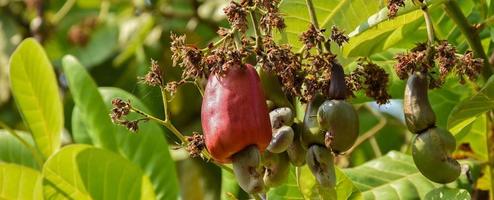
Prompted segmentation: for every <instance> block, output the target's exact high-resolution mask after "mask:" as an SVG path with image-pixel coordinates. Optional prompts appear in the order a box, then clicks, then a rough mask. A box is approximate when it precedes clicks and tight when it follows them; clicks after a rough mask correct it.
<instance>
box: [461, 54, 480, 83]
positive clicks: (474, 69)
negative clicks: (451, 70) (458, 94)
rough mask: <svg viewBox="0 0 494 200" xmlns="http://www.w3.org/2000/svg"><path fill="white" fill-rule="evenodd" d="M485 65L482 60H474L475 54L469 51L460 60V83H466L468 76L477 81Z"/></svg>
mask: <svg viewBox="0 0 494 200" xmlns="http://www.w3.org/2000/svg"><path fill="white" fill-rule="evenodd" d="M483 64H484V60H483V59H481V58H474V56H473V52H471V51H467V52H466V53H465V54H464V55H463V56H461V57H460V58H459V59H458V63H457V65H456V74H457V75H458V76H459V77H460V83H465V78H464V76H466V77H467V78H468V79H470V80H476V79H477V77H478V75H479V74H480V70H481V69H482V66H483Z"/></svg>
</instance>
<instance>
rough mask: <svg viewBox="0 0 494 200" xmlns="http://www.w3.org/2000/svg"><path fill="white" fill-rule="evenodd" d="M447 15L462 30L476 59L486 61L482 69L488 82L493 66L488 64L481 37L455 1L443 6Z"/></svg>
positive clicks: (483, 75)
mask: <svg viewBox="0 0 494 200" xmlns="http://www.w3.org/2000/svg"><path fill="white" fill-rule="evenodd" d="M443 8H444V11H446V14H447V15H448V16H449V17H450V18H451V19H452V20H453V21H454V22H455V24H456V25H457V26H458V28H460V31H461V33H462V34H463V36H465V38H467V42H468V44H469V45H470V47H471V48H472V50H473V52H474V54H475V56H476V57H480V58H482V59H484V67H483V68H482V77H483V78H484V79H485V80H487V79H489V77H490V76H491V75H492V66H491V65H490V64H489V62H488V60H489V59H488V58H487V55H486V54H485V52H484V49H483V47H482V44H481V43H480V37H479V34H478V32H477V31H476V30H475V28H473V26H471V25H470V24H469V23H468V20H467V18H466V17H465V15H464V14H463V13H462V11H461V9H460V7H459V6H458V3H457V2H456V1H453V0H448V1H446V2H445V3H444V4H443Z"/></svg>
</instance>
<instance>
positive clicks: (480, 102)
mask: <svg viewBox="0 0 494 200" xmlns="http://www.w3.org/2000/svg"><path fill="white" fill-rule="evenodd" d="M493 108H494V76H491V77H490V78H489V80H488V81H487V83H485V85H484V86H483V88H482V89H481V90H480V91H479V92H478V93H477V94H475V95H473V96H472V97H470V98H468V99H467V100H464V101H462V102H461V103H459V104H457V105H456V107H455V108H454V109H453V111H451V114H450V115H449V117H448V129H455V130H461V129H462V128H463V127H465V126H466V125H468V124H469V123H471V122H472V121H473V120H474V119H475V118H476V117H477V116H479V115H480V114H482V113H485V112H487V111H488V110H491V109H493ZM464 122H466V123H464Z"/></svg>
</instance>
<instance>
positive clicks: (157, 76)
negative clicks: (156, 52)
mask: <svg viewBox="0 0 494 200" xmlns="http://www.w3.org/2000/svg"><path fill="white" fill-rule="evenodd" d="M139 79H140V81H141V82H143V83H144V84H146V85H149V86H163V84H164V81H163V74H162V72H161V69H160V66H159V65H158V62H157V61H156V60H152V59H151V68H150V70H149V72H148V73H147V74H146V75H145V76H144V77H139Z"/></svg>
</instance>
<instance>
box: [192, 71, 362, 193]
mask: <svg viewBox="0 0 494 200" xmlns="http://www.w3.org/2000/svg"><path fill="white" fill-rule="evenodd" d="M329 90H330V91H329V97H330V98H329V99H327V100H325V99H323V98H322V97H320V96H318V97H316V98H315V99H314V100H313V101H311V102H309V103H308V105H307V107H306V109H307V110H306V112H305V116H304V119H303V121H302V122H300V120H294V119H295V113H294V111H293V110H292V109H291V108H290V106H287V107H276V106H275V108H273V110H272V111H271V112H269V111H268V105H267V103H266V98H265V94H264V92H263V86H262V83H261V80H260V78H259V75H258V73H257V72H256V70H255V69H254V67H253V66H252V65H249V64H244V65H242V66H236V67H233V68H230V69H228V71H227V72H226V73H225V74H221V75H219V74H216V75H211V76H210V77H209V79H208V83H207V86H206V89H205V93H204V99H203V103H202V111H201V118H202V127H203V131H204V139H205V143H206V147H207V149H208V151H209V152H210V154H211V156H212V158H213V159H215V161H217V162H220V163H232V166H233V171H234V174H235V177H236V179H237V182H238V184H239V185H240V186H241V188H242V189H243V190H244V191H246V192H248V193H260V192H265V191H266V190H267V189H268V188H270V187H275V186H278V185H280V184H282V183H283V182H284V181H285V179H286V178H287V177H288V174H289V171H290V163H291V164H292V165H294V166H302V165H304V164H307V165H308V167H309V168H310V170H311V171H312V173H313V175H314V176H315V178H316V180H317V181H318V183H319V184H320V185H321V186H322V187H334V186H335V185H336V175H335V169H334V161H333V159H334V154H340V153H343V152H345V151H346V150H348V149H350V148H351V147H352V145H353V144H354V142H355V140H356V139H357V136H358V130H359V122H358V115H357V112H356V111H355V109H354V108H353V106H352V105H351V104H349V103H348V102H346V100H345V99H346V97H347V88H346V85H345V80H344V72H343V68H342V66H341V65H339V64H337V63H335V64H334V66H333V67H332V75H331V83H330V88H329ZM295 121H296V122H295Z"/></svg>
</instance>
